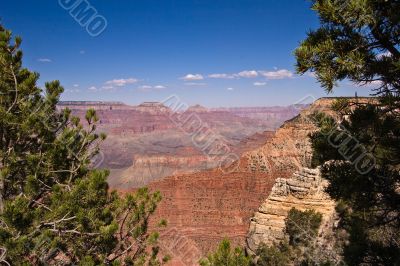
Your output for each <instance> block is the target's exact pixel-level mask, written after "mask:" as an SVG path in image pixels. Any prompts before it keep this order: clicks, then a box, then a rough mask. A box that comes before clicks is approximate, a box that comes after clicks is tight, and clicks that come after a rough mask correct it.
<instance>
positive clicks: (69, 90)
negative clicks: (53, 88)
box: [65, 89, 81, 93]
mask: <svg viewBox="0 0 400 266" xmlns="http://www.w3.org/2000/svg"><path fill="white" fill-rule="evenodd" d="M65 92H69V93H78V92H81V90H80V89H67V90H65Z"/></svg>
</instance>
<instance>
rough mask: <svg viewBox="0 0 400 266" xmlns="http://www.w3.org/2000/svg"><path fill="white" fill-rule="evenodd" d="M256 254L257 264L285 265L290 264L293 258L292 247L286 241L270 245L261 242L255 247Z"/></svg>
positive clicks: (262, 265)
mask: <svg viewBox="0 0 400 266" xmlns="http://www.w3.org/2000/svg"><path fill="white" fill-rule="evenodd" d="M256 254H257V263H256V265H258V266H286V265H290V263H291V260H292V259H293V258H292V257H293V250H292V247H291V246H289V245H288V244H287V243H280V244H279V245H273V246H270V247H268V246H267V245H265V244H263V245H261V246H260V247H259V248H258V249H257V251H256Z"/></svg>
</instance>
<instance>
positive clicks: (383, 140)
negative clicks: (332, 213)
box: [296, 0, 400, 265]
mask: <svg viewBox="0 0 400 266" xmlns="http://www.w3.org/2000/svg"><path fill="white" fill-rule="evenodd" d="M312 4H313V5H312V9H313V10H315V11H316V12H317V13H318V15H319V17H320V21H321V26H320V28H319V29H317V30H315V31H311V32H309V33H308V37H307V39H306V40H305V41H303V42H302V43H301V45H300V46H299V48H298V49H297V50H296V57H297V70H298V72H299V73H301V74H304V73H306V72H307V71H312V72H315V74H316V77H317V79H318V81H319V82H320V83H321V85H322V86H323V87H324V88H325V89H326V90H327V91H328V92H331V91H332V90H333V89H334V88H335V86H336V84H337V82H338V81H342V80H350V81H352V82H354V83H355V84H357V85H365V84H372V85H376V88H375V90H374V94H375V96H377V99H376V100H372V101H371V102H370V103H362V102H359V101H358V99H356V101H352V100H341V101H340V102H337V103H336V104H334V106H333V107H334V108H335V109H336V110H337V111H338V114H339V115H345V116H342V117H343V118H346V119H343V121H342V122H339V121H335V120H334V119H333V118H331V117H326V116H323V115H320V114H319V115H317V116H316V119H315V121H316V123H317V125H318V126H320V131H319V132H317V133H315V134H313V135H312V136H311V141H312V145H313V150H314V156H313V164H314V165H315V166H317V165H323V167H322V174H323V176H324V177H325V178H327V179H328V180H330V185H329V187H328V193H329V194H330V195H331V196H332V197H333V198H334V199H336V200H338V201H339V202H340V206H341V207H340V208H339V209H340V214H341V217H342V220H341V227H342V228H344V229H346V230H347V231H348V232H349V233H350V236H349V239H348V240H349V243H348V244H347V245H346V246H345V249H344V255H345V259H346V262H347V263H348V264H350V265H356V264H357V265H358V264H373V265H383V264H384V265H395V264H400V255H399V254H400V174H399V169H400V113H399V110H400V109H399V108H400V12H399V10H400V1H398V0H390V1H388V0H313V1H312ZM350 107H351V108H350Z"/></svg>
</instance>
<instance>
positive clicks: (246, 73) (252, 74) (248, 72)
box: [236, 70, 258, 78]
mask: <svg viewBox="0 0 400 266" xmlns="http://www.w3.org/2000/svg"><path fill="white" fill-rule="evenodd" d="M236 75H237V76H239V77H241V78H256V77H258V72H257V71H255V70H245V71H242V72H239V73H238V74H236Z"/></svg>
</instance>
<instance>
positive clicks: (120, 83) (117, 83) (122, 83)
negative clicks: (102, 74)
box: [105, 78, 138, 87]
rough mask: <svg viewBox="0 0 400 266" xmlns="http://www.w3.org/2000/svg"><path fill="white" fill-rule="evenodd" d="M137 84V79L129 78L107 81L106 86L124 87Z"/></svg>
mask: <svg viewBox="0 0 400 266" xmlns="http://www.w3.org/2000/svg"><path fill="white" fill-rule="evenodd" d="M136 82H138V80H137V79H135V78H127V79H113V80H109V81H106V83H105V84H106V85H109V86H116V87H123V86H126V85H128V84H133V83H136Z"/></svg>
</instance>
